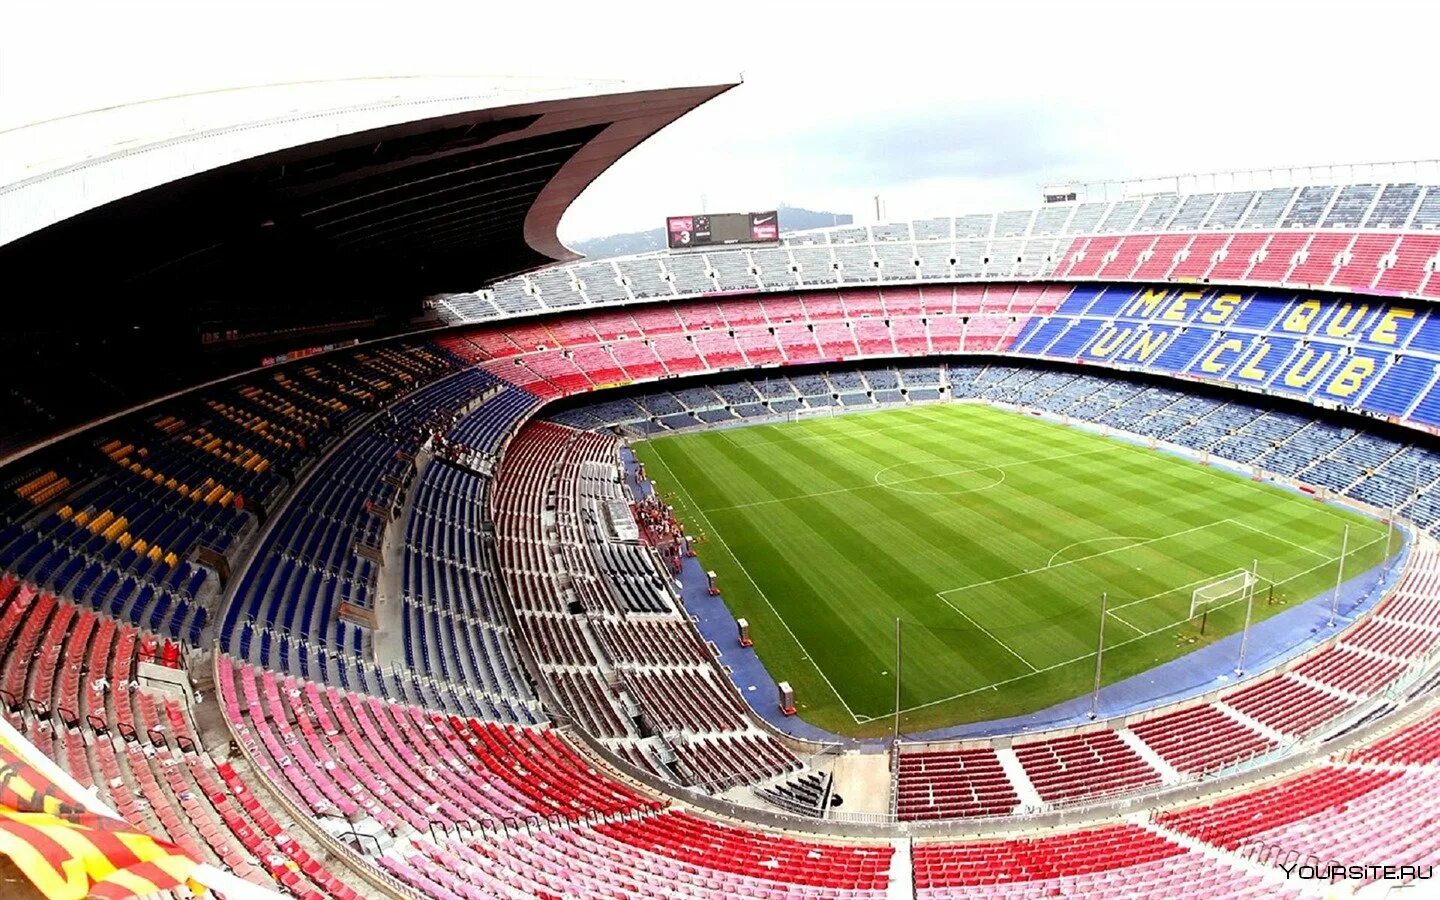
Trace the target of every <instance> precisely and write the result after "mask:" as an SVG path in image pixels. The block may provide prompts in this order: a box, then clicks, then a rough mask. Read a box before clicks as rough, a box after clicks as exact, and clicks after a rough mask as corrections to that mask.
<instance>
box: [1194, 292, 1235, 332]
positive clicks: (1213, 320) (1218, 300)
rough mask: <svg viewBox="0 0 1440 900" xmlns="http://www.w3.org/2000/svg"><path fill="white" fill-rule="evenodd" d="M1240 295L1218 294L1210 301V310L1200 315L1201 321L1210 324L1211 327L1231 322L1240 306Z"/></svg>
mask: <svg viewBox="0 0 1440 900" xmlns="http://www.w3.org/2000/svg"><path fill="white" fill-rule="evenodd" d="M1240 299H1241V297H1240V295H1239V294H1218V295H1216V296H1215V298H1214V299H1212V300H1211V301H1210V305H1209V308H1207V309H1206V310H1205V311H1204V312H1203V313H1201V314H1200V321H1202V322H1208V323H1209V324H1211V325H1220V324H1222V323H1224V322H1228V321H1230V317H1231V316H1233V315H1235V307H1237V306H1239V305H1240Z"/></svg>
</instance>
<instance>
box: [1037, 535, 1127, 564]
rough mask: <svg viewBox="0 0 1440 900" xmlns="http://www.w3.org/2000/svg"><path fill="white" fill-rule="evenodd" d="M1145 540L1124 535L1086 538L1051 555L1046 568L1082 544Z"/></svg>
mask: <svg viewBox="0 0 1440 900" xmlns="http://www.w3.org/2000/svg"><path fill="white" fill-rule="evenodd" d="M1143 540H1145V538H1142V537H1135V536H1134V535H1124V534H1112V535H1110V536H1109V537H1094V538H1086V539H1085V540H1083V541H1076V542H1075V543H1073V544H1066V545H1065V546H1063V547H1061V548H1060V549H1059V550H1056V551H1055V552H1054V553H1052V554H1050V559H1048V560H1046V562H1045V568H1047V569H1048V568H1050V567H1051V566H1053V565H1055V557H1057V556H1059V555H1060V554H1062V553H1064V552H1065V551H1066V550H1069V549H1070V548H1071V547H1078V546H1080V545H1081V544H1093V543H1095V542H1096V541H1143Z"/></svg>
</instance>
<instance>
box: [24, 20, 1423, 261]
mask: <svg viewBox="0 0 1440 900" xmlns="http://www.w3.org/2000/svg"><path fill="white" fill-rule="evenodd" d="M499 5H500V4H492V3H484V2H468V3H453V4H451V3H438V2H430V0H407V2H405V3H399V4H397V3H389V4H379V3H368V2H357V3H350V4H343V5H328V4H293V3H291V4H283V5H267V4H266V3H264V2H231V0H221V2H216V3H209V4H178V3H177V4H155V3H143V2H141V3H133V4H125V5H119V4H101V3H86V2H81V3H67V4H63V8H57V7H62V5H61V4H40V3H36V4H32V5H28V6H25V7H22V8H20V9H11V10H7V12H6V13H5V14H4V15H5V16H6V19H7V22H6V25H5V27H4V28H0V127H7V126H11V125H14V124H17V123H21V122H25V121H33V120H35V119H39V118H46V117H49V116H52V115H56V114H59V113H65V112H74V111H79V110H83V109H89V108H94V107H97V106H103V105H106V104H109V103H114V102H119V101H124V100H134V99H141V98H145V97H153V96H159V95H164V94H172V93H177V92H182V91H188V90H196V89H203V88H213V87H228V86H234V85H240V84H255V83H264V82H271V81H283V80H293V79H298V78H325V77H347V76H355V75H375V74H475V75H484V74H496V73H499V74H535V73H541V74H558V75H599V76H618V77H629V78H636V79H641V80H646V81H657V80H670V81H675V82H684V81H703V80H707V79H713V78H724V77H727V76H734V75H738V74H741V73H743V75H744V79H745V83H744V84H743V85H742V86H741V87H739V88H736V89H735V90H734V91H732V92H730V93H729V94H727V95H725V96H723V97H721V98H719V99H717V100H716V101H714V102H712V103H711V104H709V105H707V106H706V107H703V108H701V109H700V110H697V111H696V112H695V113H692V114H691V115H690V116H688V117H687V118H686V119H684V120H682V121H681V122H679V123H677V124H675V125H674V126H672V127H671V128H669V129H667V130H666V131H664V132H662V133H661V134H660V135H658V136H656V137H655V138H653V139H652V140H651V141H650V142H649V143H648V144H647V145H645V146H643V147H641V148H640V149H639V150H637V151H636V152H635V153H634V154H632V155H631V156H630V157H628V158H627V159H625V160H622V161H621V162H620V163H619V164H618V165H617V166H616V167H615V168H614V169H612V170H611V171H610V172H609V173H607V174H606V175H605V176H603V177H602V178H601V179H600V180H599V181H598V182H597V183H596V184H595V185H594V186H593V187H592V188H591V189H590V190H589V191H587V192H586V194H585V195H584V196H582V197H581V198H580V200H579V201H578V202H577V203H576V204H575V205H574V207H572V209H571V211H570V213H569V214H568V215H567V216H566V219H565V221H564V222H563V223H562V226H561V235H562V237H563V238H566V239H569V240H576V239H581V238H585V237H590V236H594V235H598V234H604V233H609V232H612V231H617V230H631V229H636V228H643V227H648V226H653V225H657V224H659V222H660V221H661V220H662V219H663V217H664V216H665V215H666V214H667V213H676V212H691V211H695V210H696V209H697V208H698V207H699V205H700V204H701V203H702V202H704V203H705V205H706V207H707V208H708V209H710V210H712V211H719V210H741V209H748V208H765V207H770V206H774V205H776V204H778V203H780V202H781V201H785V202H789V203H791V204H794V205H804V206H810V207H814V208H823V209H828V210H831V211H837V212H852V213H854V214H856V215H857V217H858V218H860V219H861V220H862V221H863V220H868V219H870V218H873V209H874V205H873V200H872V199H871V198H872V197H873V196H874V195H875V194H879V195H881V196H882V197H883V198H884V201H885V207H886V211H887V213H888V217H889V218H894V219H901V218H911V217H916V216H924V215H933V214H944V213H954V212H964V211H973V210H979V211H988V210H992V209H1004V208H1012V207H1016V206H1024V205H1029V204H1033V203H1035V202H1036V201H1037V200H1038V198H1039V193H1040V191H1039V188H1040V185H1041V184H1042V183H1045V182H1049V181H1056V180H1062V179H1069V178H1087V179H1099V178H1123V177H1129V176H1149V175H1165V174H1174V173H1182V172H1207V171H1214V170H1218V169H1224V168H1247V167H1259V166H1270V165H1286V164H1311V163H1329V162H1352V161H1355V162H1358V161H1383V160H1398V159H1412V158H1433V157H1437V156H1440V116H1436V115H1435V113H1434V103H1435V101H1434V96H1435V94H1434V87H1433V84H1434V80H1433V67H1434V58H1433V51H1432V47H1433V45H1434V43H1435V37H1434V35H1435V34H1437V33H1440V4H1433V3H1420V2H1414V3H1409V2H1363V3H1362V2H1358V0H1356V2H1351V3H1344V4H1341V3H1330V2H1324V0H1316V2H1308V3H1299V2H1295V3H1291V2H1260V0H1252V2H1248V3H1232V2H1228V0H1218V2H1204V3H1185V2H1174V3H1158V2H1157V3H1118V2H1110V3H1080V2H1072V3H1047V2H1010V3H995V4H984V5H978V4H968V3H960V2H952V3H938V2H937V3H921V2H899V0H871V2H867V3H847V2H843V0H835V2H829V3H809V2H796V3H783V2H774V0H771V2H764V3H752V2H746V0H734V2H722V0H710V2H703V3H695V2H685V0H672V2H669V3H658V2H649V0H645V2H610V3H593V2H590V3H574V4H570V3H566V2H559V0H551V2H546V3H537V4H503V6H504V8H502V9H496V8H495V7H496V6H499ZM81 22H87V23H89V25H88V27H80V25H79V23H81Z"/></svg>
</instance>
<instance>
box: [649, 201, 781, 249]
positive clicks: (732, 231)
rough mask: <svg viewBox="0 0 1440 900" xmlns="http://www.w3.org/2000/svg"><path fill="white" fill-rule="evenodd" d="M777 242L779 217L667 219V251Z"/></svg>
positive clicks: (763, 214)
mask: <svg viewBox="0 0 1440 900" xmlns="http://www.w3.org/2000/svg"><path fill="white" fill-rule="evenodd" d="M779 240H780V213H779V212H778V211H776V210H773V209H772V210H768V211H766V212H752V213H713V214H712V213H701V214H700V215H698V216H670V217H669V218H667V219H666V220H665V241H666V244H667V245H668V246H669V247H670V249H671V250H683V249H685V248H687V247H709V246H713V245H715V244H773V243H776V242H777V241H779Z"/></svg>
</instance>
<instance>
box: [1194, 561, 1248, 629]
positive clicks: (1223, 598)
mask: <svg viewBox="0 0 1440 900" xmlns="http://www.w3.org/2000/svg"><path fill="white" fill-rule="evenodd" d="M1256 580H1257V579H1256V577H1255V573H1254V572H1251V571H1249V570H1248V569H1237V570H1236V571H1234V572H1231V573H1230V574H1229V575H1224V576H1221V577H1220V578H1217V579H1215V580H1214V581H1210V582H1207V583H1205V584H1202V585H1200V586H1199V587H1197V588H1195V590H1194V591H1192V592H1191V594H1190V618H1192V619H1193V618H1195V617H1196V616H1197V615H1199V614H1200V613H1202V612H1204V611H1206V610H1208V609H1210V608H1212V607H1216V606H1225V605H1226V604H1228V603H1230V601H1232V600H1242V599H1244V597H1245V594H1246V592H1248V591H1251V590H1253V589H1254V588H1255V582H1256Z"/></svg>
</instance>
